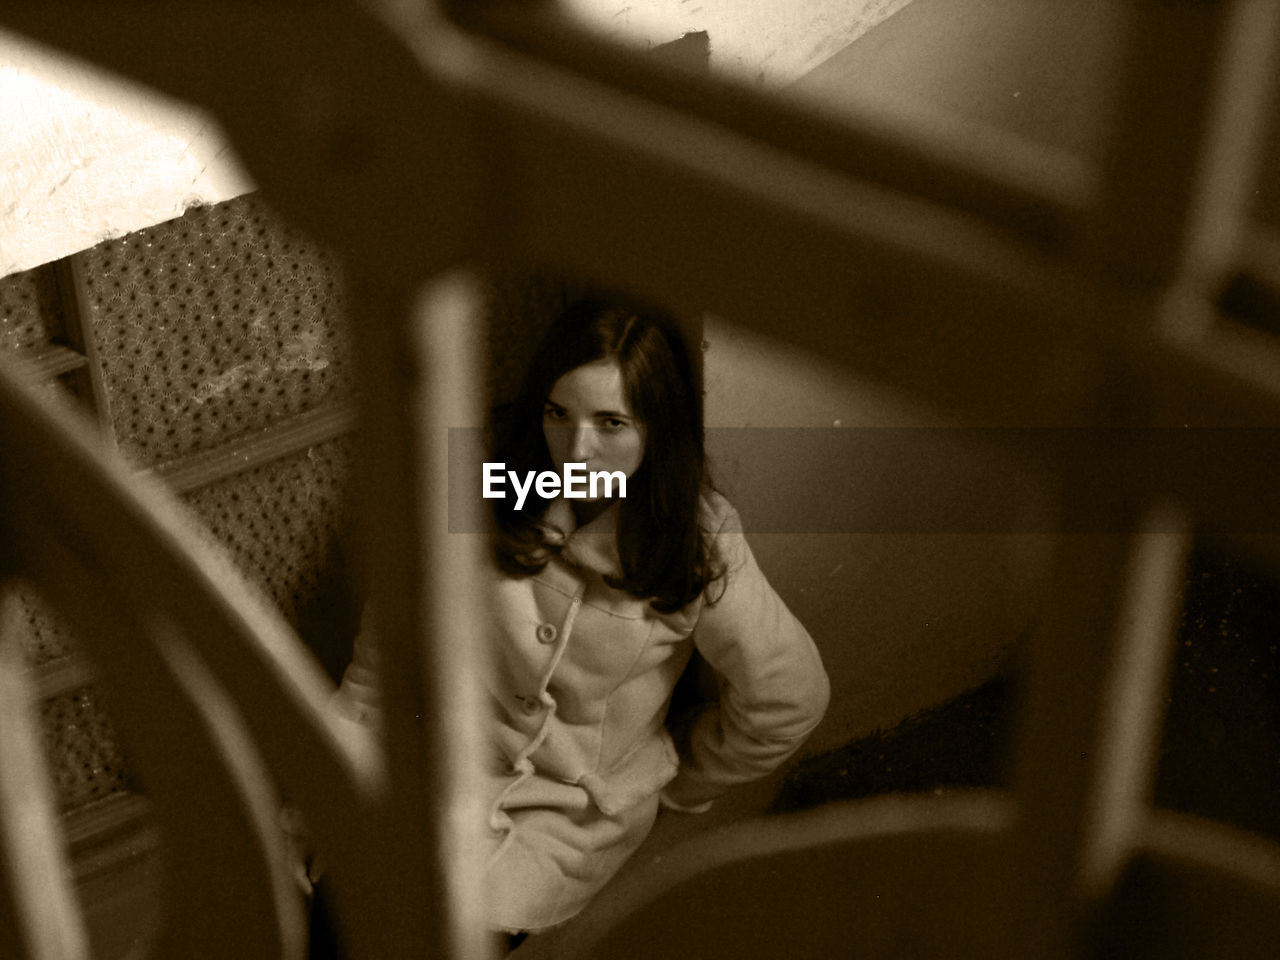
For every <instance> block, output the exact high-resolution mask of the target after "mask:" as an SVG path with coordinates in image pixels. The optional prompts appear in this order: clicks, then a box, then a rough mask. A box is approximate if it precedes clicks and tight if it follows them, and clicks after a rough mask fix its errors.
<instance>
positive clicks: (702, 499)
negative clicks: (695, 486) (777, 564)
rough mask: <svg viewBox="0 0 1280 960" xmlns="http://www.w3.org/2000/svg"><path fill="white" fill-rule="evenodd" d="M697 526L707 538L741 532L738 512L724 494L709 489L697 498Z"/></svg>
mask: <svg viewBox="0 0 1280 960" xmlns="http://www.w3.org/2000/svg"><path fill="white" fill-rule="evenodd" d="M698 526H699V527H701V528H702V532H703V533H704V534H707V535H708V536H714V535H716V534H718V533H741V532H742V521H741V520H740V518H739V517H738V511H737V510H736V509H735V508H734V506H733V504H732V503H730V502H729V499H728V498H727V497H726V496H725V495H724V494H722V493H721V492H720V491H719V490H714V489H712V488H710V487H708V488H706V489H704V490H703V491H702V494H701V496H699V497H698Z"/></svg>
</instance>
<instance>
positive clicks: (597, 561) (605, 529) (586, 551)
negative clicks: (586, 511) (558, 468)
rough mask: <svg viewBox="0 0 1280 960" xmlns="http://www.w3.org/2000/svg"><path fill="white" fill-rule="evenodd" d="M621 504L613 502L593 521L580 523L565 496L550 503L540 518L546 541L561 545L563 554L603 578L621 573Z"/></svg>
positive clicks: (564, 557)
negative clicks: (619, 520) (619, 530)
mask: <svg viewBox="0 0 1280 960" xmlns="http://www.w3.org/2000/svg"><path fill="white" fill-rule="evenodd" d="M618 513H619V507H618V504H616V503H615V504H613V506H611V507H609V508H608V509H607V510H605V511H604V512H603V513H601V514H600V515H599V516H598V517H596V518H595V519H594V520H592V521H591V522H590V523H587V524H584V525H583V526H581V527H580V526H578V521H577V520H576V519H575V518H574V515H573V507H572V506H571V505H570V503H569V501H568V500H566V499H565V498H564V497H557V498H556V499H555V500H552V501H551V503H550V504H549V505H548V506H547V509H546V512H545V513H543V515H542V518H541V519H540V520H539V521H538V525H539V526H540V527H541V528H542V532H543V536H544V537H545V538H546V541H547V543H549V544H553V545H555V546H558V547H559V548H560V556H561V557H562V558H563V559H564V560H566V561H567V562H569V563H571V564H573V565H574V566H576V567H581V568H583V569H585V570H593V571H595V572H596V573H598V574H600V575H601V576H604V577H621V576H622V559H621V558H620V557H619V555H618Z"/></svg>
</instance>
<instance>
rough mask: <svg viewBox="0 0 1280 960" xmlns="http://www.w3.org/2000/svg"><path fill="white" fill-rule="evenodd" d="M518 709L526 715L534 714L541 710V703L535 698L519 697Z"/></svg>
mask: <svg viewBox="0 0 1280 960" xmlns="http://www.w3.org/2000/svg"><path fill="white" fill-rule="evenodd" d="M520 709H521V710H523V711H524V712H525V713H527V714H531V715H532V714H535V713H537V712H538V711H539V710H541V709H542V701H541V700H539V699H538V698H537V697H532V696H530V697H521V698H520Z"/></svg>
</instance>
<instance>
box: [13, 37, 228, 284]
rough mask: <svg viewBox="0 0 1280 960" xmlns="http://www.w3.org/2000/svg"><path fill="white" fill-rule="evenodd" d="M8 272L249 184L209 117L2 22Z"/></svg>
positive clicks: (170, 215)
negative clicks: (4, 28)
mask: <svg viewBox="0 0 1280 960" xmlns="http://www.w3.org/2000/svg"><path fill="white" fill-rule="evenodd" d="M0 130H3V131H4V138H3V140H2V141H0V144H2V146H0V149H2V150H3V163H0V276H5V275H7V274H11V273H16V272H18V271H21V270H26V269H29V268H31V267H35V266H38V265H39V264H42V263H48V262H50V261H52V260H56V259H59V258H61V257H65V256H69V255H70V254H73V253H76V252H78V251H80V250H84V249H87V248H89V247H92V246H93V245H94V244H96V243H99V242H101V241H103V240H108V239H112V238H114V237H120V236H123V235H124V234H126V233H129V232H131V231H133V230H139V229H142V228H143V227H149V226H152V225H153V224H157V223H161V222H163V221H165V220H171V219H173V218H174V217H176V216H178V215H179V214H181V213H182V212H183V210H185V209H186V208H187V207H190V206H192V205H195V204H201V203H206V204H207V203H217V202H218V201H221V200H226V199H229V198H231V197H235V196H238V195H239V194H242V193H244V192H246V191H247V190H249V189H251V188H252V185H251V183H250V182H249V180H248V177H247V176H246V175H245V174H244V173H243V171H242V170H241V169H240V166H239V164H238V162H237V161H236V160H235V157H234V154H233V153H232V152H231V150H230V147H229V146H228V145H227V143H226V140H225V138H224V137H223V135H222V133H221V131H220V130H219V129H218V127H217V125H216V124H215V123H214V122H213V121H212V119H211V118H209V117H208V116H206V115H205V114H203V113H200V112H199V111H196V110H193V109H191V108H190V107H188V106H186V105H184V104H180V103H177V102H175V101H173V100H169V99H166V98H164V97H161V96H159V95H157V94H156V93H154V92H153V91H151V90H149V89H146V88H143V87H141V86H139V85H137V84H132V83H127V82H125V81H123V80H121V79H119V78H117V77H115V76H113V75H111V74H108V73H107V72H106V71H104V70H100V69H97V68H94V67H90V66H89V65H87V64H82V63H80V62H78V61H73V60H71V59H70V58H68V57H66V56H65V55H63V54H60V53H58V52H56V51H51V50H49V49H47V48H45V47H42V46H39V45H38V44H34V43H31V42H30V41H28V40H26V39H25V38H22V37H19V36H17V35H15V34H12V33H6V32H4V31H0Z"/></svg>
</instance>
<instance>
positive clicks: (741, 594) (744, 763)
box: [665, 504, 831, 809]
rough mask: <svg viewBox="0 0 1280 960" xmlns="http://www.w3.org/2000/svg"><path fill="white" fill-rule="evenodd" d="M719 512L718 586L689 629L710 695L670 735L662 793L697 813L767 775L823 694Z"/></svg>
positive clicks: (800, 638) (737, 529)
mask: <svg viewBox="0 0 1280 960" xmlns="http://www.w3.org/2000/svg"><path fill="white" fill-rule="evenodd" d="M723 509H724V510H725V511H726V516H725V519H724V522H723V523H722V524H721V526H720V529H719V531H718V532H717V533H716V535H715V536H714V538H713V549H714V550H715V551H716V553H715V555H716V556H717V557H718V558H719V560H720V562H721V563H723V564H724V566H725V574H724V580H723V581H721V582H717V583H715V584H713V585H712V586H711V587H710V588H709V595H708V600H707V601H706V602H704V605H703V610H702V613H701V615H700V616H699V618H698V623H697V625H696V627H695V628H694V642H695V643H696V644H697V647H698V650H699V652H700V653H701V654H702V656H703V657H704V658H705V659H706V661H707V663H708V664H710V665H711V667H712V668H713V669H714V670H715V672H716V673H717V674H718V676H719V678H720V697H719V702H718V703H716V704H713V705H711V706H710V707H708V708H707V709H706V710H704V711H703V712H702V713H700V714H699V715H698V716H697V718H696V719H695V720H694V722H693V725H692V727H691V728H690V730H689V731H688V736H687V738H686V737H683V736H682V737H680V738H679V740H680V741H683V743H682V750H681V753H682V756H681V767H680V772H679V774H678V775H677V776H676V779H675V780H673V781H672V782H671V783H670V784H668V785H667V788H666V790H665V795H666V799H667V800H668V802H669V803H670V804H673V805H675V806H676V807H677V808H691V809H693V808H698V807H699V806H702V805H704V804H706V802H707V801H709V800H712V799H714V798H715V797H717V796H719V795H720V794H721V793H723V792H724V791H725V790H727V789H728V788H729V787H732V786H735V785H737V784H740V783H745V782H747V781H750V780H755V779H757V778H758V777H762V776H764V775H765V774H767V773H770V772H771V771H773V770H774V769H775V768H777V767H778V766H779V765H780V764H781V763H782V762H783V761H785V760H786V759H787V758H788V757H790V756H791V755H792V754H793V753H795V751H796V750H797V749H799V747H800V745H801V744H802V743H803V742H804V739H805V738H806V737H807V736H808V735H809V733H810V732H811V731H812V730H813V728H814V727H816V726H817V725H818V722H819V721H820V720H821V719H822V715H823V713H824V712H825V711H826V708H827V702H828V700H829V699H830V693H831V688H830V683H829V682H828V680H827V674H826V671H825V670H824V669H823V666H822V660H821V658H820V657H819V655H818V650H817V647H816V646H815V645H814V643H813V639H812V638H811V637H810V636H809V633H808V631H806V630H805V628H804V626H803V625H802V624H801V623H800V621H799V620H797V619H796V618H795V616H794V615H793V614H792V613H791V611H790V610H788V609H787V606H786V604H785V603H783V602H782V598H781V597H779V596H778V594H777V593H776V592H775V591H774V589H773V588H772V587H771V586H769V582H768V581H767V580H766V579H765V577H764V574H763V573H762V572H761V571H760V568H759V566H757V565H756V561H755V557H754V556H753V555H752V553H751V548H750V547H749V546H748V545H747V541H746V538H745V537H744V536H743V534H742V527H741V522H740V521H739V519H738V515H737V512H736V511H735V510H734V509H733V508H732V507H729V506H728V504H724V505H723ZM721 585H723V592H722V593H720V595H719V596H718V597H717V596H716V593H717V591H719V590H720V587H721Z"/></svg>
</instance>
